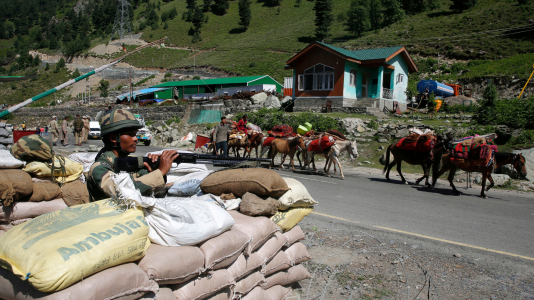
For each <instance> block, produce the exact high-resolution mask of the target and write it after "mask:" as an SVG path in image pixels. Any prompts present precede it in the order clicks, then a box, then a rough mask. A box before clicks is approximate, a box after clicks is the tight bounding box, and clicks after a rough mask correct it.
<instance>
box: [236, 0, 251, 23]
mask: <svg viewBox="0 0 534 300" xmlns="http://www.w3.org/2000/svg"><path fill="white" fill-rule="evenodd" d="M251 19H252V14H251V12H250V0H239V25H241V27H243V28H244V29H245V30H247V29H248V26H249V25H250V20H251Z"/></svg>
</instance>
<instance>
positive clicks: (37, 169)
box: [22, 157, 83, 182]
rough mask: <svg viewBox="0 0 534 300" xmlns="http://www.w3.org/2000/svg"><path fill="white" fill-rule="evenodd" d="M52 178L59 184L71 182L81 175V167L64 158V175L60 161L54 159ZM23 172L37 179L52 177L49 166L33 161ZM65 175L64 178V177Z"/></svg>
mask: <svg viewBox="0 0 534 300" xmlns="http://www.w3.org/2000/svg"><path fill="white" fill-rule="evenodd" d="M54 166H55V169H54V177H56V179H57V181H59V182H71V181H74V180H76V179H78V178H79V177H80V175H82V173H83V165H82V164H80V163H78V162H75V161H73V160H71V159H70V158H66V157H65V173H63V170H62V167H61V164H60V161H59V160H58V159H57V158H56V159H55V160H54ZM22 170H23V171H25V172H28V173H30V174H32V175H35V176H37V177H50V176H52V169H51V164H48V163H45V162H41V161H33V162H31V163H29V164H27V165H26V166H25V167H24V168H23V169H22ZM64 175H65V176H64Z"/></svg>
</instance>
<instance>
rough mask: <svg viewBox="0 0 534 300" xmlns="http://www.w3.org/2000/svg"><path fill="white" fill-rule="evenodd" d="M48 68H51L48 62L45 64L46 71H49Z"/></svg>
mask: <svg viewBox="0 0 534 300" xmlns="http://www.w3.org/2000/svg"><path fill="white" fill-rule="evenodd" d="M48 70H50V65H49V64H48V63H46V65H45V71H48Z"/></svg>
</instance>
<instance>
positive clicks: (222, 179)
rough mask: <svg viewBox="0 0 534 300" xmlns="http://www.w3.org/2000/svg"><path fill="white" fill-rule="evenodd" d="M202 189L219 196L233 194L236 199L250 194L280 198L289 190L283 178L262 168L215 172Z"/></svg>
mask: <svg viewBox="0 0 534 300" xmlns="http://www.w3.org/2000/svg"><path fill="white" fill-rule="evenodd" d="M200 188H201V189H202V191H203V192H204V193H206V194H207V193H210V194H214V195H217V196H219V195H221V194H229V193H233V194H234V195H235V196H236V197H241V196H243V195H244V194H245V193H246V192H249V193H253V194H256V195H258V196H270V197H273V198H278V197H280V196H282V195H283V194H284V193H285V192H287V191H288V190H289V187H288V186H287V184H286V182H285V181H284V179H282V176H280V175H279V174H278V173H276V172H275V171H273V170H268V169H262V168H248V169H231V170H224V171H220V172H214V173H213V174H210V175H209V176H208V177H206V178H205V179H204V180H203V181H202V183H201V184H200Z"/></svg>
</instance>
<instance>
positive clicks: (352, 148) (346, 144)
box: [299, 141, 359, 179]
mask: <svg viewBox="0 0 534 300" xmlns="http://www.w3.org/2000/svg"><path fill="white" fill-rule="evenodd" d="M310 142H311V141H309V142H308V145H309V143H310ZM308 145H306V147H308ZM345 151H347V152H348V153H349V155H350V160H351V161H352V160H353V159H355V158H358V156H359V154H358V146H357V145H356V141H353V142H351V141H336V142H335V143H334V145H333V146H332V147H331V148H330V151H329V152H328V153H325V152H324V151H305V152H303V153H304V154H303V156H304V166H303V167H302V169H305V168H307V167H308V166H309V164H310V162H311V163H312V165H313V169H314V171H315V172H317V168H316V167H315V154H318V155H320V156H322V157H325V158H326V162H325V165H324V172H325V173H326V175H328V177H330V173H329V172H330V167H331V166H332V162H334V163H335V164H334V174H335V173H337V171H336V164H337V166H338V167H339V172H340V173H341V179H345V175H343V169H342V168H341V163H340V162H339V159H338V156H339V155H340V154H341V153H343V152H345ZM299 161H300V159H299Z"/></svg>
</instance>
